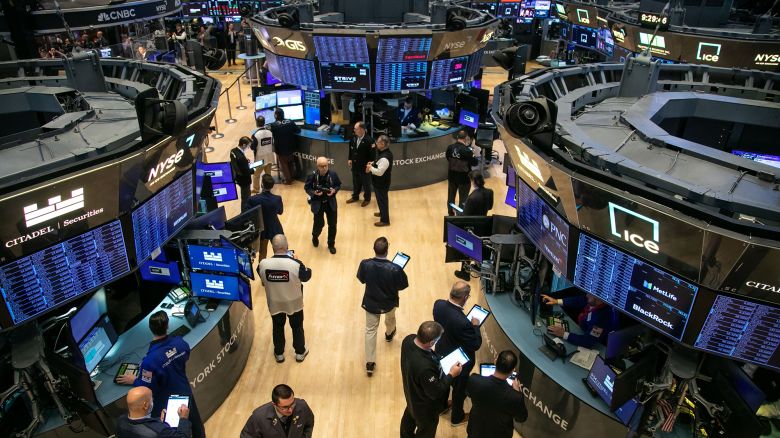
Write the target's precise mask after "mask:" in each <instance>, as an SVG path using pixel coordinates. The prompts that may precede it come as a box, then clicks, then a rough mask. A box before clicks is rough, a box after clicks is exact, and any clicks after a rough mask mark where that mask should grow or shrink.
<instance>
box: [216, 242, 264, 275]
mask: <svg viewBox="0 0 780 438" xmlns="http://www.w3.org/2000/svg"><path fill="white" fill-rule="evenodd" d="M219 241H220V243H221V244H222V246H223V247H224V248H233V249H234V250H235V251H236V255H237V256H238V272H240V273H242V274H244V275H246V276H247V277H249V278H250V279H252V280H254V279H255V274H254V271H253V270H252V258H251V257H250V256H249V253H248V252H246V251H244V249H243V248H241V247H239V246H238V245H236V244H235V243H233V242H231V241H230V239H227V238H225V237H224V236H221V237H220V238H219Z"/></svg>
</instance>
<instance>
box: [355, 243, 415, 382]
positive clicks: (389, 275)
mask: <svg viewBox="0 0 780 438" xmlns="http://www.w3.org/2000/svg"><path fill="white" fill-rule="evenodd" d="M389 247H390V244H389V243H388V242H387V239H386V238H384V237H380V238H378V239H376V240H375V241H374V257H373V258H370V259H365V260H363V261H362V262H360V267H358V272H357V278H358V280H360V282H361V283H363V284H365V285H366V290H365V292H364V293H363V303H362V304H361V306H362V307H363V309H365V310H366V373H367V374H368V377H371V376H372V375H373V374H374V368H375V367H376V330H377V327H379V318H380V316H382V314H383V313H384V314H385V341H387V342H390V341H392V340H393V336H395V331H396V328H395V309H396V308H397V307H398V301H399V300H398V291H401V290H404V289H406V288H407V287H409V280H408V279H407V277H406V273H405V272H404V270H403V269H402V268H401V267H400V266H398V265H396V264H395V263H393V262H391V261H390V260H388V259H387V250H388V248H389Z"/></svg>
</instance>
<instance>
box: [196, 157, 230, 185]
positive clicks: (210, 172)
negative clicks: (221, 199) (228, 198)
mask: <svg viewBox="0 0 780 438" xmlns="http://www.w3.org/2000/svg"><path fill="white" fill-rule="evenodd" d="M198 167H199V168H201V169H203V173H204V175H205V176H210V177H211V183H212V184H227V183H230V184H232V183H233V169H232V168H231V167H230V163H229V162H227V161H222V162H218V163H200V164H198Z"/></svg>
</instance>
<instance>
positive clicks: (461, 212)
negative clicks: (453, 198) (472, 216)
mask: <svg viewBox="0 0 780 438" xmlns="http://www.w3.org/2000/svg"><path fill="white" fill-rule="evenodd" d="M450 208H451V209H452V210H453V211H455V213H456V214H458V213H460V214H463V209H462V208H460V207H458V206H457V205H455V203H454V202H450Z"/></svg>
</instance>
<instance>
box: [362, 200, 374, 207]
mask: <svg viewBox="0 0 780 438" xmlns="http://www.w3.org/2000/svg"><path fill="white" fill-rule="evenodd" d="M370 203H371V201H363V202H361V203H360V206H361V207H365V206H366V205H368V204H370Z"/></svg>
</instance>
